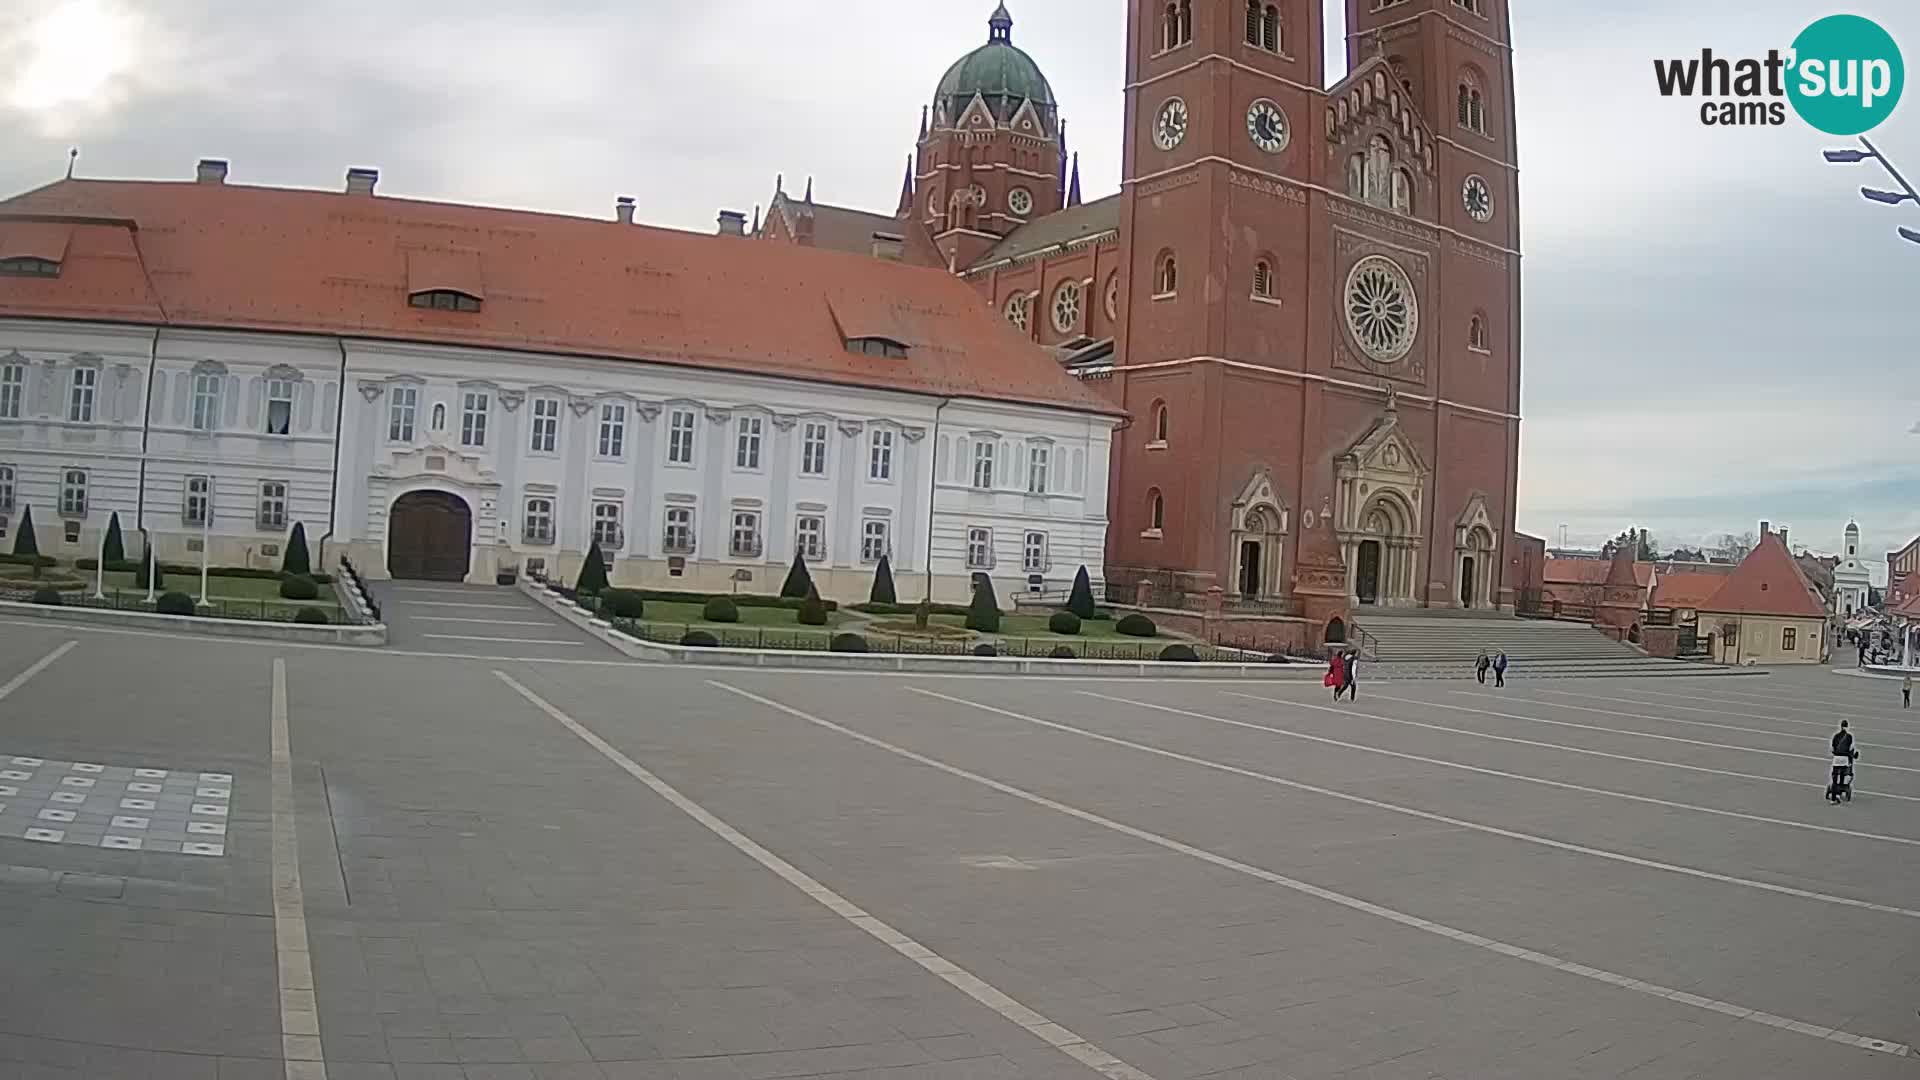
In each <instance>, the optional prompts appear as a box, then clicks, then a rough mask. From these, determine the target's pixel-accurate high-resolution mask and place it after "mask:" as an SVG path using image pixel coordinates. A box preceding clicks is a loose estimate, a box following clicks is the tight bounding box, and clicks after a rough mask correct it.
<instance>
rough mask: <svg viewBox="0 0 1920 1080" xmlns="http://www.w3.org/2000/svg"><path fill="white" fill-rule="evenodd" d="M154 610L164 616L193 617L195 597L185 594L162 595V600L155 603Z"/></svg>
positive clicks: (171, 593) (170, 593)
mask: <svg viewBox="0 0 1920 1080" xmlns="http://www.w3.org/2000/svg"><path fill="white" fill-rule="evenodd" d="M153 610H155V611H157V612H159V613H160V614H162V615H191V614H193V597H191V596H188V595H187V594H186V593H183V592H169V593H161V594H160V599H158V600H155V601H154V602H153Z"/></svg>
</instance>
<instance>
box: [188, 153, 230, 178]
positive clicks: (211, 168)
mask: <svg viewBox="0 0 1920 1080" xmlns="http://www.w3.org/2000/svg"><path fill="white" fill-rule="evenodd" d="M193 180H194V182H195V183H197V184H224V183H226V182H227V160H226V159H225V158H212V157H203V158H201V159H200V163H199V164H198V165H195V166H194V167H193Z"/></svg>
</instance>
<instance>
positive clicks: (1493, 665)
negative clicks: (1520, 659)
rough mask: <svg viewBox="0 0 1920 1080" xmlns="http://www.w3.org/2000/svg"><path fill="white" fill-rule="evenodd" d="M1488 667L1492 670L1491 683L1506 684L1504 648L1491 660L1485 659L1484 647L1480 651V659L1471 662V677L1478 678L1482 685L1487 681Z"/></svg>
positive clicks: (1505, 655)
mask: <svg viewBox="0 0 1920 1080" xmlns="http://www.w3.org/2000/svg"><path fill="white" fill-rule="evenodd" d="M1488 669H1492V671H1493V685H1495V686H1505V685H1507V654H1506V652H1505V650H1502V651H1501V653H1500V655H1499V656H1496V657H1494V658H1493V659H1492V660H1489V659H1487V653H1486V650H1485V649H1482V650H1481V651H1480V659H1478V660H1475V661H1474V662H1473V677H1474V678H1476V679H1479V680H1480V682H1481V684H1482V685H1484V684H1485V683H1486V681H1487V671H1488Z"/></svg>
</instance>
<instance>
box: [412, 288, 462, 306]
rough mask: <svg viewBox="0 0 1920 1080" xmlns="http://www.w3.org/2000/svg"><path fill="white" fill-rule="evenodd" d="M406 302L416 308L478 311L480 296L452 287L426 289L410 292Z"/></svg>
mask: <svg viewBox="0 0 1920 1080" xmlns="http://www.w3.org/2000/svg"><path fill="white" fill-rule="evenodd" d="M407 303H409V304H411V305H413V306H414V307H417V308H432V309H434V310H435V311H479V310H480V298H479V297H477V296H470V295H468V294H467V293H463V292H459V291H457V290H454V289H427V290H426V291H424V292H417V293H412V294H410V295H409V296H408V297H407Z"/></svg>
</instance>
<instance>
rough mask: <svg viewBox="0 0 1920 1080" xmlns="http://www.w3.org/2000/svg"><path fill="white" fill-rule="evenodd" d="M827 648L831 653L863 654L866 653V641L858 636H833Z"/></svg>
mask: <svg viewBox="0 0 1920 1080" xmlns="http://www.w3.org/2000/svg"><path fill="white" fill-rule="evenodd" d="M827 647H828V648H829V649H830V650H831V651H833V652H852V653H863V652H866V651H867V639H866V638H863V637H861V636H860V635H859V634H835V635H833V640H832V641H831V642H829V643H828V645H827Z"/></svg>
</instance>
